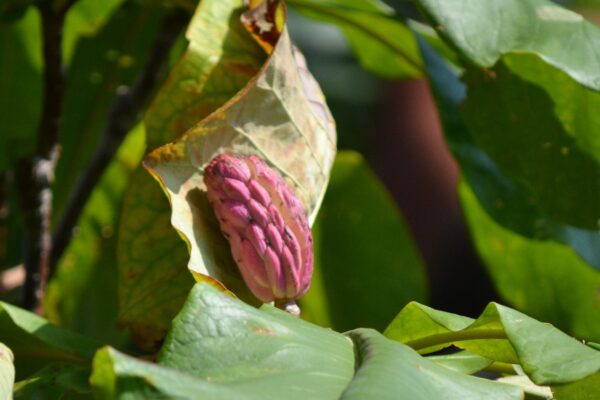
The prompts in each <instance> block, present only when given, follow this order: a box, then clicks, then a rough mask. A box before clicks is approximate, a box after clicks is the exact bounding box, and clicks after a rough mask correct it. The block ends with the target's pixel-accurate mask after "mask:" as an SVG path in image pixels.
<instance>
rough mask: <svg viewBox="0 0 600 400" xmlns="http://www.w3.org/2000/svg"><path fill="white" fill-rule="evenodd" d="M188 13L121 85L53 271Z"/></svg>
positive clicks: (62, 233) (60, 233) (76, 193)
mask: <svg viewBox="0 0 600 400" xmlns="http://www.w3.org/2000/svg"><path fill="white" fill-rule="evenodd" d="M188 18H189V15H188V14H186V13H184V12H183V11H180V10H178V11H176V12H174V13H173V14H172V15H170V16H168V17H166V18H165V20H164V21H163V24H162V26H161V28H160V30H159V32H158V34H157V36H156V38H155V40H154V43H153V45H152V48H151V50H150V54H149V56H148V60H147V61H146V65H145V66H144V68H143V70H142V71H141V72H140V75H139V76H138V78H137V79H136V81H135V83H134V84H133V85H132V87H131V88H128V87H125V86H120V87H119V88H117V97H116V99H115V101H114V102H113V104H112V106H111V109H110V111H109V114H108V119H107V123H106V126H105V128H104V131H103V134H102V138H101V139H100V144H99V146H98V147H97V149H96V152H95V153H94V154H93V156H92V159H91V161H90V163H89V164H88V166H87V167H86V169H85V170H84V171H83V172H82V173H81V174H80V175H79V177H78V178H77V182H76V184H75V187H74V188H73V190H72V192H71V196H70V197H69V201H68V202H67V207H66V208H65V211H64V215H63V216H62V219H61V220H60V223H59V224H58V227H57V228H56V230H55V232H54V237H53V241H52V243H53V254H52V263H51V270H50V274H51V275H52V273H53V272H54V269H55V266H56V264H57V262H58V260H59V259H60V257H61V255H62V254H63V252H64V251H65V249H66V247H67V245H68V244H69V242H70V240H71V237H72V235H73V228H74V227H75V225H76V224H77V221H78V219H79V216H80V215H81V212H82V211H83V208H84V207H85V204H86V203H87V200H88V199H89V197H90V195H91V193H92V191H93V189H94V187H95V186H96V184H97V183H98V181H99V180H100V178H101V177H102V174H103V173H104V171H105V170H106V168H107V166H108V164H109V163H110V161H111V160H112V159H113V157H114V155H115V153H116V152H117V149H118V148H119V146H120V145H121V143H122V142H123V139H124V138H125V136H126V135H127V132H129V130H130V129H131V128H132V127H133V126H134V125H135V123H136V122H137V121H138V120H139V117H140V112H141V111H142V109H143V107H144V105H145V104H146V103H147V101H148V99H149V98H150V95H151V93H152V91H153V89H154V88H155V86H156V84H157V82H158V80H159V78H160V72H161V70H162V67H163V66H164V64H165V62H166V60H167V55H168V52H169V50H170V48H171V46H172V45H173V43H174V42H175V39H176V38H177V35H178V34H179V32H180V31H181V29H182V28H183V27H184V26H185V24H186V22H187V20H188Z"/></svg>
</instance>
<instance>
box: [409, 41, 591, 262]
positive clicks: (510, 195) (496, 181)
mask: <svg viewBox="0 0 600 400" xmlns="http://www.w3.org/2000/svg"><path fill="white" fill-rule="evenodd" d="M419 43H420V46H421V51H422V53H423V57H424V60H425V63H426V66H427V73H428V76H429V79H430V82H431V86H432V89H433V92H434V94H435V97H436V102H437V106H438V109H439V112H440V116H441V119H442V123H443V125H444V130H445V135H446V140H447V142H448V144H449V146H450V149H451V150H452V152H453V154H454V156H455V157H456V158H457V160H458V162H459V163H460V165H461V167H462V170H463V174H464V176H465V177H466V180H467V181H468V183H469V185H470V186H471V188H472V189H473V191H474V192H475V193H476V195H477V197H478V198H479V201H480V202H481V204H482V205H483V207H484V208H485V210H486V212H487V213H488V214H489V215H490V216H491V217H493V218H494V220H496V221H497V222H499V223H500V224H502V225H503V226H505V227H507V228H510V229H512V230H514V231H515V232H518V233H520V234H521V235H524V236H527V237H530V238H534V239H536V240H550V239H551V240H555V241H558V242H561V243H565V244H568V245H569V246H571V247H572V248H573V249H574V250H575V251H576V252H577V253H578V254H579V255H580V256H581V257H582V258H584V259H585V260H586V261H587V262H588V263H590V264H591V265H593V266H594V267H596V268H599V269H600V251H599V249H600V235H598V234H597V232H595V231H593V230H586V229H579V228H576V227H574V226H571V225H569V224H565V223H560V222H557V221H556V220H555V219H553V218H550V217H549V216H548V215H547V214H546V213H544V212H543V211H542V210H540V208H539V207H538V206H537V205H536V204H535V203H532V201H531V197H530V195H529V193H528V190H527V189H526V186H524V185H523V184H521V183H519V182H517V181H516V180H515V179H512V178H510V177H509V176H507V174H506V173H505V172H504V171H503V170H502V169H501V168H500V167H499V165H498V164H496V163H495V162H494V161H493V160H492V159H491V158H490V157H489V155H488V154H487V153H485V152H484V151H483V150H482V149H481V148H480V147H479V146H478V145H477V144H476V143H475V140H474V139H473V136H472V133H471V132H470V131H469V129H468V128H467V126H466V124H465V123H464V121H463V119H462V118H461V116H460V115H459V111H458V108H459V106H460V104H461V103H463V102H464V101H465V97H466V87H465V85H464V84H463V83H461V82H460V81H459V79H458V77H457V75H456V73H455V72H453V71H452V70H451V69H450V68H449V67H448V65H447V64H446V63H445V62H444V61H443V60H441V59H440V57H439V56H438V55H437V54H436V53H435V52H434V51H432V49H431V48H430V47H429V46H428V45H427V44H426V43H425V42H423V41H422V40H420V41H419ZM536 112H537V111H536ZM494 115H495V117H496V118H501V115H496V114H494ZM489 123H490V124H493V123H494V121H493V120H490V121H489ZM534 135H539V132H538V133H534ZM524 136H525V137H527V135H524ZM511 152H512V151H511ZM562 157H564V156H562ZM592 172H593V169H592ZM590 190H593V186H592V187H591V188H590Z"/></svg>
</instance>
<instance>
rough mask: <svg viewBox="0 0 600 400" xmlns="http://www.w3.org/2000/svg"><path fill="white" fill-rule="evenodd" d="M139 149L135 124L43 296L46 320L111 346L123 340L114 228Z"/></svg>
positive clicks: (140, 137) (141, 146)
mask: <svg viewBox="0 0 600 400" xmlns="http://www.w3.org/2000/svg"><path fill="white" fill-rule="evenodd" d="M143 150H144V130H143V127H142V126H141V125H138V126H137V128H135V129H133V130H132V131H131V132H130V133H129V134H128V136H127V138H126V139H125V141H124V142H123V144H122V145H121V147H120V148H119V151H118V152H117V154H116V155H115V158H114V159H113V161H112V162H111V163H110V164H109V166H108V168H107V169H106V171H105V172H104V174H103V176H102V178H101V179H100V181H99V183H98V185H97V186H96V187H95V189H94V191H93V192H92V194H91V196H90V199H89V201H88V203H87V204H86V206H85V208H84V210H83V212H82V214H81V216H80V218H79V222H78V226H77V234H76V235H75V236H74V237H73V238H72V240H71V242H70V244H69V247H68V248H67V249H66V251H65V253H64V255H63V257H62V258H61V260H60V262H59V264H58V269H57V272H56V274H55V276H54V277H53V279H52V280H51V282H50V284H49V286H48V289H47V291H46V296H45V298H44V310H45V312H46V314H47V315H48V318H49V319H50V321H52V322H54V323H56V324H58V325H60V326H63V327H66V328H69V329H71V330H74V331H77V332H80V333H83V334H86V335H89V336H92V337H95V338H98V339H99V340H102V341H103V342H105V343H111V344H113V345H115V346H116V345H120V344H122V343H123V341H124V340H126V334H125V332H118V331H117V313H118V305H117V278H118V270H117V255H116V248H117V230H118V228H119V219H120V210H121V204H122V202H123V197H124V191H125V187H126V185H127V183H128V181H129V177H130V176H131V174H132V172H133V170H134V169H135V167H136V165H138V164H139V162H140V159H141V158H142V155H143Z"/></svg>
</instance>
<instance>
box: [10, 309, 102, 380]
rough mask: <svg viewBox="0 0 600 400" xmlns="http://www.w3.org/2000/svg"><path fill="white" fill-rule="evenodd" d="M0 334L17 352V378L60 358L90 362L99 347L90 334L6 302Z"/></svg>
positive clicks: (76, 361) (15, 352)
mask: <svg viewBox="0 0 600 400" xmlns="http://www.w3.org/2000/svg"><path fill="white" fill-rule="evenodd" d="M0 337H1V338H2V340H3V341H4V343H5V344H6V345H7V346H8V347H10V349H11V350H12V351H13V353H14V356H15V366H16V370H17V373H18V375H17V378H19V377H23V376H28V375H29V374H31V373H33V372H35V371H37V370H38V369H40V368H42V367H44V366H46V365H48V364H49V363H51V362H56V361H67V362H72V363H76V364H80V365H84V366H85V365H88V364H89V363H90V362H91V360H92V357H93V355H94V352H95V351H96V349H97V348H98V347H99V345H98V344H97V343H96V342H95V341H94V340H92V339H90V338H88V337H85V336H81V335H79V334H76V333H74V332H71V331H67V330H63V329H60V328H58V327H56V326H54V325H52V324H50V323H48V321H46V320H45V319H43V318H41V317H39V316H37V315H35V314H33V313H30V312H28V311H25V310H22V309H20V308H18V307H15V306H12V305H10V304H6V303H0Z"/></svg>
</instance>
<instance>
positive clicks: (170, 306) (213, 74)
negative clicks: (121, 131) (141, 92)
mask: <svg viewBox="0 0 600 400" xmlns="http://www.w3.org/2000/svg"><path fill="white" fill-rule="evenodd" d="M241 6H242V2H241V0H240V1H226V2H225V1H208V0H207V1H203V2H202V3H201V5H200V6H199V9H198V11H197V13H196V15H195V16H194V18H193V19H192V21H191V22H190V25H189V27H188V29H187V32H186V38H187V40H189V46H188V48H187V50H186V51H185V53H184V54H183V55H182V56H181V58H180V59H179V61H178V62H177V64H176V65H175V66H174V67H173V69H172V70H171V72H170V74H169V77H168V79H167V80H166V81H165V82H164V83H163V85H162V86H161V87H160V89H159V90H158V92H157V94H156V97H155V99H154V100H153V102H152V104H151V105H150V107H149V108H148V110H147V112H146V114H145V117H144V122H145V124H146V128H147V129H146V132H147V137H146V142H147V146H148V149H154V148H156V147H159V146H161V145H163V144H165V143H168V142H171V141H173V140H175V138H177V137H178V136H179V135H181V134H182V133H183V132H184V131H185V130H187V129H189V128H190V127H191V126H192V125H194V124H196V123H197V122H198V121H199V120H200V119H202V118H204V117H206V116H207V115H208V114H210V113H211V112H213V111H214V110H215V109H217V108H218V107H219V106H221V105H222V104H224V103H225V102H226V101H227V100H229V99H230V98H231V97H233V96H234V95H235V93H237V92H238V91H239V90H240V89H241V88H242V87H243V86H244V85H245V84H246V83H247V82H248V80H249V79H250V78H251V77H252V75H253V74H254V73H256V72H257V71H258V70H259V68H260V66H261V64H262V62H263V61H264V59H265V57H266V55H265V54H264V51H263V50H262V49H261V48H260V47H259V46H258V45H257V44H256V43H255V42H254V41H253V40H252V38H251V37H250V36H249V35H248V33H247V31H246V30H245V29H244V27H243V26H242V25H241V23H240V22H239V17H240V14H241ZM205 203H206V204H205V211H204V212H203V213H202V214H201V215H199V216H198V218H199V219H200V218H209V221H210V224H211V226H212V229H213V230H214V233H211V235H212V236H213V237H217V238H219V236H218V235H220V233H219V229H218V224H217V223H216V222H214V217H213V213H212V210H211V209H210V207H209V206H208V203H207V202H206V201H205ZM170 215H171V212H170V203H169V202H168V200H167V199H166V198H165V195H164V193H163V192H162V190H161V189H160V186H159V185H158V184H157V183H156V182H153V181H152V180H150V179H149V176H148V175H147V174H146V173H145V172H144V171H141V170H139V171H136V173H135V178H134V179H132V180H131V181H130V183H129V186H128V189H127V194H126V199H125V201H124V204H123V210H122V219H121V227H120V235H119V247H118V252H119V259H118V260H119V276H120V277H121V279H120V280H119V293H120V295H119V297H120V307H119V308H120V316H119V320H120V322H121V324H122V325H124V326H129V327H130V328H131V330H132V332H133V334H134V338H135V341H136V343H137V344H138V345H139V346H140V347H142V348H145V349H150V348H152V347H153V346H154V345H155V344H156V343H157V342H158V341H160V340H161V339H162V338H163V337H164V335H165V334H166V331H167V330H168V328H169V326H170V324H171V320H172V319H173V317H175V315H176V314H177V312H178V311H179V309H180V306H181V305H182V304H183V301H184V300H185V298H186V296H187V293H188V291H189V289H190V287H191V283H192V282H193V280H192V279H191V276H188V277H186V276H184V273H183V272H186V270H185V269H182V267H183V266H184V265H187V260H188V259H189V257H188V253H187V251H186V248H185V244H184V242H183V241H182V238H181V237H180V236H179V235H178V234H177V232H176V231H175V230H174V229H173V228H172V227H171V226H170V222H169V221H170ZM213 242H214V243H211V246H210V249H211V250H212V251H214V254H215V258H216V260H217V263H218V264H219V265H229V273H231V275H232V276H233V277H234V278H233V281H234V282H236V284H237V286H236V287H237V288H239V290H238V292H241V291H242V290H243V289H242V288H243V287H244V286H243V285H244V284H243V282H242V281H241V277H240V276H239V273H238V272H237V267H236V266H235V265H234V264H233V261H232V260H231V256H230V250H229V246H228V245H227V243H226V242H225V241H224V240H222V239H221V240H218V241H213ZM157 243H160V245H157ZM150 244H153V245H152V246H149V245H150ZM215 268H216V267H215ZM207 279H208V278H207ZM230 281H231V280H230ZM165 282H168V284H166V283H165ZM230 286H232V287H233V286H235V285H233V284H231V285H230ZM158 290H160V292H161V293H164V296H165V297H164V298H163V297H162V296H154V294H155V293H156V292H157V291H158ZM238 294H240V293H238ZM148 296H150V297H148ZM165 299H168V300H166V301H165ZM152 300H155V301H152Z"/></svg>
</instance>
